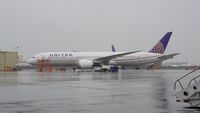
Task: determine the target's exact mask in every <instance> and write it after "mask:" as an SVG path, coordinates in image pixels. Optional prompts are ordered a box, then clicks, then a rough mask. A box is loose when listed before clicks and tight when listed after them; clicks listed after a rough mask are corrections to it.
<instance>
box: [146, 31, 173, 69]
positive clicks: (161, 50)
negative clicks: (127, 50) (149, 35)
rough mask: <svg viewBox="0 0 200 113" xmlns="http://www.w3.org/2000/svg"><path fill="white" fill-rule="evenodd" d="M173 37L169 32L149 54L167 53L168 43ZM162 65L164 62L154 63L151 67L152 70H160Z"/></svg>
mask: <svg viewBox="0 0 200 113" xmlns="http://www.w3.org/2000/svg"><path fill="white" fill-rule="evenodd" d="M171 35H172V32H167V33H166V34H165V35H164V36H163V37H162V39H161V40H160V41H159V42H158V43H157V44H156V45H155V46H154V47H153V48H152V49H151V50H150V51H149V52H150V53H159V54H164V52H165V50H166V48H167V45H168V42H169V40H170V37H171ZM161 65H162V61H161V62H157V63H154V64H153V65H152V66H151V69H160V67H161Z"/></svg>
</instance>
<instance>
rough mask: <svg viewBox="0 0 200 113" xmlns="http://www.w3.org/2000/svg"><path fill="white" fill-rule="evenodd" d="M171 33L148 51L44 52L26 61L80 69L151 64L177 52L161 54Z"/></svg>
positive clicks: (33, 63)
mask: <svg viewBox="0 0 200 113" xmlns="http://www.w3.org/2000/svg"><path fill="white" fill-rule="evenodd" d="M171 34H172V32H168V33H166V34H165V35H164V36H163V38H162V39H161V40H160V41H159V42H158V43H157V44H156V45H155V46H154V47H153V48H152V49H151V50H150V51H149V52H143V51H131V52H44V53H39V54H37V55H35V56H33V57H32V58H31V59H29V60H28V63H29V64H32V65H37V62H38V61H40V60H48V61H49V63H50V64H51V65H52V66H74V67H75V68H80V69H93V68H95V67H103V66H104V65H110V66H138V65H145V64H153V63H157V62H162V61H164V60H167V59H170V58H173V57H174V56H176V55H178V54H179V53H174V54H168V55H165V54H163V53H164V51H165V49H166V47H167V44H168V42H169V39H170V37H171Z"/></svg>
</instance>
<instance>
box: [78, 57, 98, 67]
mask: <svg viewBox="0 0 200 113" xmlns="http://www.w3.org/2000/svg"><path fill="white" fill-rule="evenodd" d="M93 64H94V63H93V61H91V60H88V59H81V60H79V62H78V66H79V67H80V68H82V69H90V68H92V67H93Z"/></svg>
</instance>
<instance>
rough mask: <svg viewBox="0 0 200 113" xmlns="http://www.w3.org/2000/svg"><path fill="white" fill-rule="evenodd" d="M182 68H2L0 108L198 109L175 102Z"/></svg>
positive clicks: (185, 112) (51, 111) (83, 112)
mask: <svg viewBox="0 0 200 113" xmlns="http://www.w3.org/2000/svg"><path fill="white" fill-rule="evenodd" d="M183 73H185V71H178V73H177V70H175V71H166V70H165V71H146V70H144V71H142V70H125V71H121V72H119V73H96V72H62V73H61V72H60V73H39V72H33V71H30V72H29V71H22V72H1V73H0V112H2V113H55V112H56V113H66V112H67V113H71V112H75V113H111V112H113V113H197V112H199V109H192V108H187V107H189V105H187V104H182V103H176V102H175V97H174V96H173V95H174V92H173V83H174V81H175V80H176V79H177V78H178V77H179V76H181V75H182V74H183Z"/></svg>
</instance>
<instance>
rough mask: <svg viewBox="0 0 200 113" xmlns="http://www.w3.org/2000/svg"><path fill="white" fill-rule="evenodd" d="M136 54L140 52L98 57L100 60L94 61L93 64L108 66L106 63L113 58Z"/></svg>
mask: <svg viewBox="0 0 200 113" xmlns="http://www.w3.org/2000/svg"><path fill="white" fill-rule="evenodd" d="M137 52H140V51H132V52H124V53H120V54H114V55H109V56H105V57H100V58H96V59H94V62H95V63H103V64H108V62H109V61H110V60H112V59H114V58H117V57H121V56H124V55H128V54H132V53H137Z"/></svg>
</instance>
